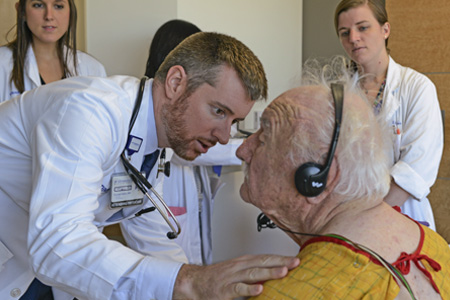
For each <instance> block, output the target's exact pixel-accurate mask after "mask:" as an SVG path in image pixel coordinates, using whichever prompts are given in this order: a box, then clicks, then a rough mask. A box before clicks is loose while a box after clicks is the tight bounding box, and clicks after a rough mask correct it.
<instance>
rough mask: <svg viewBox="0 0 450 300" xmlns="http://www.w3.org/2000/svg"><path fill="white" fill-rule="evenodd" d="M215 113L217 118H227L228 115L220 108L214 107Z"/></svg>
mask: <svg viewBox="0 0 450 300" xmlns="http://www.w3.org/2000/svg"><path fill="white" fill-rule="evenodd" d="M213 112H214V114H215V115H216V116H219V117H225V115H226V112H225V110H223V109H221V108H219V107H213Z"/></svg>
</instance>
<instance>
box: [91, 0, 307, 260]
mask: <svg viewBox="0 0 450 300" xmlns="http://www.w3.org/2000/svg"><path fill="white" fill-rule="evenodd" d="M86 11H87V16H86V24H87V26H86V31H87V51H88V52H89V53H90V54H92V55H94V56H95V57H96V58H97V59H99V60H100V61H101V62H102V63H103V64H104V65H105V67H106V70H107V72H108V74H109V75H113V74H127V75H134V76H138V77H140V76H141V75H142V74H143V73H144V70H145V63H146V61H147V55H148V48H149V46H150V41H151V39H152V38H153V35H154V33H155V32H156V30H157V28H158V27H159V26H160V25H161V24H163V23H164V22H166V21H168V20H170V19H174V18H179V19H184V20H187V21H190V22H193V23H195V24H196V25H197V26H199V27H200V28H201V29H202V30H203V31H217V32H222V33H225V34H229V35H231V36H234V37H236V38H238V39H239V40H241V41H242V42H243V43H245V44H246V45H247V46H249V47H250V48H251V49H252V50H253V51H254V52H255V54H256V55H257V56H258V57H259V58H260V60H261V61H262V63H263V65H264V68H265V70H266V73H267V78H268V82H269V99H270V100H272V99H273V98H275V97H276V96H278V95H279V94H280V93H281V92H283V91H285V90H287V89H289V88H291V87H293V86H295V85H296V82H297V80H298V74H299V72H300V70H301V58H302V53H301V41H302V26H301V21H302V0H277V1H274V0H245V1H243V0H225V1H224V0H177V1H176V0H164V1H157V0H128V1H123V0H86ZM268 103H269V101H267V102H262V103H258V104H256V105H255V108H254V110H258V111H261V110H263V109H264V108H265V107H266V106H267V105H268ZM249 117H250V118H249V120H248V121H247V120H246V125H247V126H246V127H247V128H248V127H250V126H251V124H253V120H252V117H253V114H252V113H251V114H250V115H249ZM222 176H223V180H224V181H225V182H226V183H227V185H226V186H225V188H224V189H223V190H221V191H220V192H219V194H218V197H217V199H216V203H215V213H214V219H213V251H214V260H215V261H221V260H224V259H227V258H232V257H236V256H239V255H242V254H246V253H280V254H290V255H295V254H296V253H297V251H298V247H297V245H295V244H294V243H293V242H292V241H291V240H290V239H289V238H288V237H287V236H286V235H285V234H284V233H283V232H281V231H280V230H271V231H269V230H270V229H266V231H263V232H260V233H258V232H257V231H256V217H257V215H258V213H259V210H258V209H256V208H255V207H253V206H251V205H249V204H245V203H244V202H243V201H242V200H241V199H240V196H239V187H240V185H241V183H242V182H243V174H242V172H233V173H228V174H223V175H222ZM269 184H270V183H269Z"/></svg>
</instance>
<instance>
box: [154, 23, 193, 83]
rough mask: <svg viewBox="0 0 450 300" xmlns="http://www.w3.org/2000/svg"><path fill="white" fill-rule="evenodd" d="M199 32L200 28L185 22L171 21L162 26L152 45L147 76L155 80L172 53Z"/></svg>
mask: <svg viewBox="0 0 450 300" xmlns="http://www.w3.org/2000/svg"><path fill="white" fill-rule="evenodd" d="M197 32H201V30H200V28H198V27H197V26H195V25H194V24H192V23H190V22H187V21H184V20H177V19H175V20H170V21H167V22H166V23H164V24H163V25H161V27H159V28H158V30H157V31H156V33H155V36H154V37H153V39H152V43H151V45H150V50H149V53H148V60H147V68H146V69H145V76H147V77H148V78H154V77H155V74H156V71H157V70H158V68H159V66H160V65H161V64H162V62H163V61H164V59H165V58H166V56H167V55H168V54H169V53H170V51H172V50H173V49H174V48H175V47H176V46H178V44H179V43H181V42H182V41H183V40H184V39H185V38H187V37H188V36H191V35H193V34H194V33H197Z"/></svg>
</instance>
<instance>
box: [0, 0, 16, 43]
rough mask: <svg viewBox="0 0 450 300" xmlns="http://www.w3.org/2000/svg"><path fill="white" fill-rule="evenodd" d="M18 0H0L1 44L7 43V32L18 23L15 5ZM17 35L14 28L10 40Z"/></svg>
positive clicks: (9, 36)
mask: <svg viewBox="0 0 450 300" xmlns="http://www.w3.org/2000/svg"><path fill="white" fill-rule="evenodd" d="M15 3H16V1H11V0H0V45H1V46H3V45H4V44H6V42H7V39H6V33H7V32H8V31H9V30H10V29H11V28H12V27H13V26H14V24H15V23H16V9H15V7H14V5H15ZM15 36H16V31H15V30H13V31H12V32H11V33H10V34H9V35H8V41H12V40H13V39H14V37H15Z"/></svg>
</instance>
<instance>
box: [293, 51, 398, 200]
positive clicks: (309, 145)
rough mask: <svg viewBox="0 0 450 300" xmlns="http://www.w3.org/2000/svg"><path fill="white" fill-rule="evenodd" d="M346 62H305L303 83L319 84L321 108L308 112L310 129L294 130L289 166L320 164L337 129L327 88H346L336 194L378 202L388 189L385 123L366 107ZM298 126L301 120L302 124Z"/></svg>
mask: <svg viewBox="0 0 450 300" xmlns="http://www.w3.org/2000/svg"><path fill="white" fill-rule="evenodd" d="M349 65H350V64H349V61H348V60H347V59H345V58H344V57H341V56H337V57H334V58H332V59H331V60H328V61H325V62H320V61H318V60H309V61H307V62H306V63H305V66H304V68H303V75H302V85H304V86H319V87H321V88H322V89H323V93H318V94H317V95H316V96H315V97H314V98H315V99H314V101H323V102H324V103H325V104H324V105H322V106H321V107H323V108H324V109H320V111H319V110H311V113H310V114H308V116H307V118H308V122H307V123H308V124H309V125H308V126H309V127H312V128H314V129H313V132H311V128H309V129H307V128H305V130H302V128H301V127H302V125H299V126H300V127H298V128H296V130H295V131H294V134H293V137H292V144H293V145H292V146H293V147H292V149H293V151H292V156H291V159H292V162H293V164H294V165H297V166H300V165H301V164H302V163H305V162H309V161H312V162H317V163H319V164H322V165H323V164H324V163H325V159H326V157H327V154H328V152H327V153H325V154H322V155H321V157H317V153H318V152H319V149H328V148H329V145H330V143H331V139H332V134H333V130H334V126H335V112H334V101H333V98H332V95H331V90H330V84H331V83H342V84H343V85H344V108H343V115H342V125H341V130H340V135H339V141H338V145H337V149H336V153H335V156H337V161H338V165H339V170H340V179H339V183H338V184H337V186H336V188H335V190H334V193H335V195H341V196H342V199H345V200H350V199H362V198H365V199H369V200H371V199H374V200H375V199H378V200H379V199H380V198H384V196H385V195H386V194H387V192H388V191H389V186H390V175H389V166H388V163H389V162H388V158H387V153H388V150H387V149H388V148H389V147H390V145H391V141H390V140H389V138H388V130H387V128H386V125H381V124H385V122H382V121H380V122H379V121H377V117H376V116H375V115H374V113H373V109H372V106H371V105H369V104H368V102H367V99H366V97H365V94H364V93H362V92H361V89H360V88H359V83H358V82H357V81H356V79H355V77H357V76H352V72H353V71H352V70H351V69H349V67H348V66H349ZM301 123H302V122H301Z"/></svg>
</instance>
